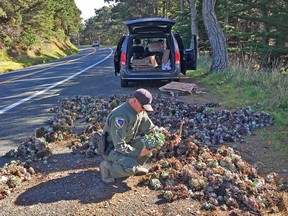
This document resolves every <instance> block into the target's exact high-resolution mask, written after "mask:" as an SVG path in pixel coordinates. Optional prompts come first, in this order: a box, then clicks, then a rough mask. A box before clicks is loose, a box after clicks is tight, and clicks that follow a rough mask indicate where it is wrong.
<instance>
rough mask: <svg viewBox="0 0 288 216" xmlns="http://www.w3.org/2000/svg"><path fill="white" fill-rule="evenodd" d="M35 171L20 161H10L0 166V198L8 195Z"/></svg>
mask: <svg viewBox="0 0 288 216" xmlns="http://www.w3.org/2000/svg"><path fill="white" fill-rule="evenodd" d="M34 173H35V171H34V169H33V168H32V167H29V166H27V164H23V163H21V162H20V161H15V160H14V161H11V162H10V163H6V164H5V165H4V166H3V167H2V168H0V200H1V199H4V198H5V197H6V196H8V195H9V194H10V193H11V192H12V191H13V190H14V189H15V188H16V187H18V186H19V185H20V184H21V183H22V182H24V181H28V180H30V179H31V176H32V175H33V174H34Z"/></svg>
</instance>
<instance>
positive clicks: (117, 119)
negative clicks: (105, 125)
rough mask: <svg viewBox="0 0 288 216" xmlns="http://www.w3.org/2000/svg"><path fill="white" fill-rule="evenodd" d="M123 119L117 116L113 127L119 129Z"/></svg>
mask: <svg viewBox="0 0 288 216" xmlns="http://www.w3.org/2000/svg"><path fill="white" fill-rule="evenodd" d="M124 123H125V119H124V118H123V117H122V116H118V117H116V118H115V126H116V128H118V129H120V128H122V127H123V126H124Z"/></svg>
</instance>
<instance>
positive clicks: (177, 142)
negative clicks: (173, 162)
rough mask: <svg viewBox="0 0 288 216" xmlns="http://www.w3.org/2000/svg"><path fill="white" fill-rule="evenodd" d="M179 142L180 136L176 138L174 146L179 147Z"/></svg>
mask: <svg viewBox="0 0 288 216" xmlns="http://www.w3.org/2000/svg"><path fill="white" fill-rule="evenodd" d="M180 142H181V137H180V136H176V140H175V145H179V144H180Z"/></svg>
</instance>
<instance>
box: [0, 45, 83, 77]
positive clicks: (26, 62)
mask: <svg viewBox="0 0 288 216" xmlns="http://www.w3.org/2000/svg"><path fill="white" fill-rule="evenodd" d="M77 52H79V50H78V49H77V48H76V47H75V46H74V45H73V44H71V43H69V42H66V43H59V42H58V41H54V42H53V43H49V44H48V43H43V44H39V45H35V46H34V47H33V50H29V51H27V53H26V54H25V55H23V56H17V59H16V58H11V57H10V56H9V55H8V54H7V53H6V52H5V51H4V50H0V74H1V73H6V72H9V71H14V70H19V69H22V68H25V67H29V66H32V65H37V64H42V63H47V62H51V61H54V60H56V59H60V58H64V57H67V56H69V55H73V54H75V53H77Z"/></svg>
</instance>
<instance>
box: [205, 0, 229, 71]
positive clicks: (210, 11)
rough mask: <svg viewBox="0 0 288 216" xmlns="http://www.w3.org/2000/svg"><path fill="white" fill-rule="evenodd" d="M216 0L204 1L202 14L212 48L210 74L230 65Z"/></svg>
mask: <svg viewBox="0 0 288 216" xmlns="http://www.w3.org/2000/svg"><path fill="white" fill-rule="evenodd" d="M215 3H216V0H203V2H202V14H203V21H204V25H205V29H206V32H207V35H208V38H209V41H210V44H211V48H212V57H213V61H212V65H211V68H210V71H209V72H212V71H217V72H221V71H223V70H224V69H225V68H226V67H227V65H228V51H227V45H226V42H225V36H224V33H223V31H222V29H221V27H220V25H219V23H218V20H217V17H216V14H215V10H214V9H215Z"/></svg>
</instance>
